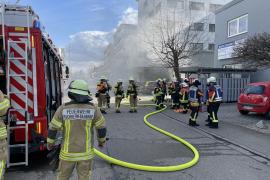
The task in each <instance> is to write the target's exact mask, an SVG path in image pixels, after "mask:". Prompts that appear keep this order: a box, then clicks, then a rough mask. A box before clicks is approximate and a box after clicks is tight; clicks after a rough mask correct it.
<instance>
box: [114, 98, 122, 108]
mask: <svg viewBox="0 0 270 180" xmlns="http://www.w3.org/2000/svg"><path fill="white" fill-rule="evenodd" d="M121 101H122V97H117V96H116V97H115V109H116V110H119V109H120V105H121Z"/></svg>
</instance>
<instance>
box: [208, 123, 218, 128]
mask: <svg viewBox="0 0 270 180" xmlns="http://www.w3.org/2000/svg"><path fill="white" fill-rule="evenodd" d="M209 128H212V129H218V123H211V125H209Z"/></svg>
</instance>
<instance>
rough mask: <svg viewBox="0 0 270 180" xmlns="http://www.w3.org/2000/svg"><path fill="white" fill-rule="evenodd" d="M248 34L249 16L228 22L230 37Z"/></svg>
mask: <svg viewBox="0 0 270 180" xmlns="http://www.w3.org/2000/svg"><path fill="white" fill-rule="evenodd" d="M246 32H248V14H246V15H244V16H241V17H239V18H236V19H233V20H231V21H229V22H228V37H233V36H237V35H240V34H243V33H246Z"/></svg>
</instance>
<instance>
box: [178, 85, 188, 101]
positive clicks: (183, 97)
mask: <svg viewBox="0 0 270 180" xmlns="http://www.w3.org/2000/svg"><path fill="white" fill-rule="evenodd" d="M188 91H189V90H188V88H187V87H186V88H184V87H182V88H181V90H180V102H181V103H188V98H189V94H188Z"/></svg>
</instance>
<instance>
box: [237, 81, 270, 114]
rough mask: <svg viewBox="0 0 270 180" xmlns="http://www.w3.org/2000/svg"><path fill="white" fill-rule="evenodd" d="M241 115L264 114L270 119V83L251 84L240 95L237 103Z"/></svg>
mask: <svg viewBox="0 0 270 180" xmlns="http://www.w3.org/2000/svg"><path fill="white" fill-rule="evenodd" d="M237 107H238V110H239V112H240V113H241V114H243V115H247V114H248V113H249V112H255V113H257V114H264V115H265V116H266V117H267V118H268V119H270V82H258V83H251V84H249V85H248V87H247V88H246V89H245V90H244V91H243V92H242V93H241V94H240V96H239V98H238V103H237Z"/></svg>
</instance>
